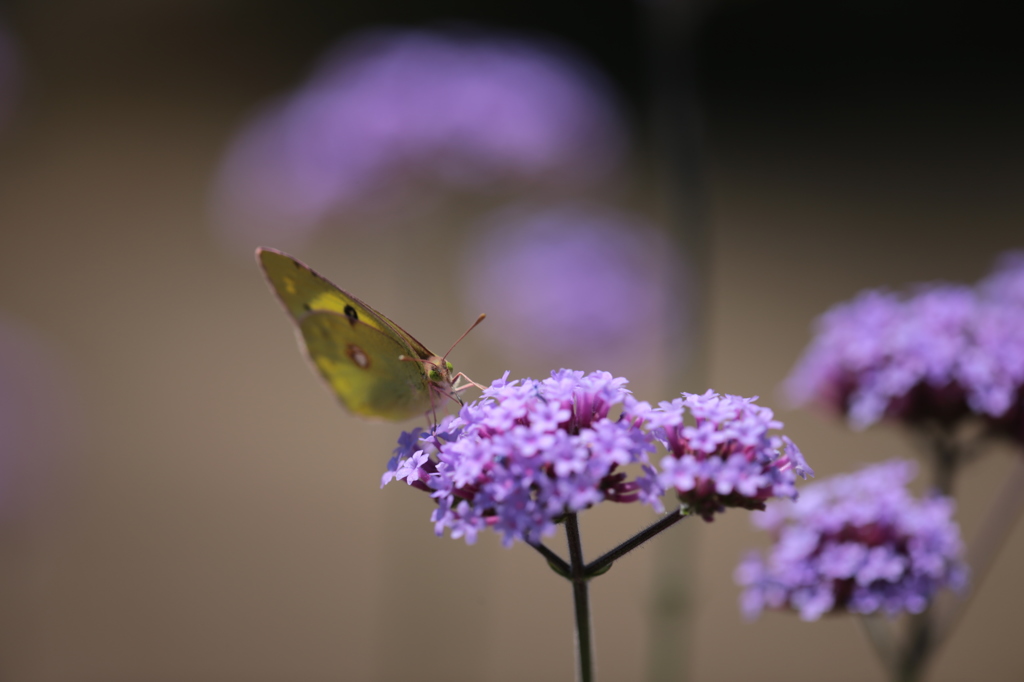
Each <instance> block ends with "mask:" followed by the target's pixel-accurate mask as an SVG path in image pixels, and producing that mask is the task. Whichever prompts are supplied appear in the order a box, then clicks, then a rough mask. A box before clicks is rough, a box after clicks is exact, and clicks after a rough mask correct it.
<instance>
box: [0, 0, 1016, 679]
mask: <svg viewBox="0 0 1024 682" xmlns="http://www.w3.org/2000/svg"><path fill="white" fill-rule="evenodd" d="M1018 28H1019V25H1017V24H1015V22H1014V21H1013V17H1012V16H1011V15H1010V14H1009V12H1008V11H1006V12H1004V11H1003V10H1000V9H998V8H996V7H990V6H988V5H986V4H976V3H968V2H966V1H953V0H948V1H944V2H931V3H920V2H901V1H899V0H894V1H889V2H870V1H869V2H864V1H861V2H846V1H840V2H829V3H821V2H799V1H794V0H775V1H772V0H719V1H711V0H708V1H707V2H702V3H699V4H698V3H696V2H690V3H687V2H676V3H673V2H669V1H668V0H661V1H659V0H647V1H646V2H640V1H635V2H626V1H618V2H609V3H597V4H594V3H591V4H588V5H587V6H586V8H585V9H584V8H583V6H582V5H581V4H579V3H567V2H544V3H541V2H534V1H533V0H516V1H515V2H512V1H505V0H492V1H491V2H489V3H486V4H481V3H470V2H463V1H461V0H437V1H435V2H431V3H422V2H421V3H414V2H402V1H400V0H381V1H380V2H376V3H372V4H371V3H356V2H349V1H348V0H334V1H333V2H327V1H321V0H293V1H292V2H281V1H280V0H245V1H243V0H205V1H199V0H150V1H148V2H144V3H143V2H134V1H132V0H90V1H89V2H73V1H71V0H49V1H47V2H42V1H39V0H20V1H18V0H6V1H5V2H2V3H0V229H2V236H3V248H0V680H12V681H26V682H27V681H37V680H38V681H44V680H45V681H51V680H52V681H61V682H63V681H67V682H77V681H90V680H108V681H112V680H126V681H127V680H133V681H134V680H195V681H197V682H199V681H207V680H208V681H211V682H214V681H217V682H219V681H228V680H248V681H259V680H267V681H271V680H283V679H287V680H293V681H304V680H309V681H319V680H338V679H343V680H402V679H410V678H414V679H419V680H435V679H436V680H446V681H454V680H473V681H476V680H487V681H495V682H496V681H499V680H521V679H531V680H567V679H571V677H572V675H573V672H572V670H573V664H574V663H573V661H574V659H573V654H572V649H571V646H572V622H571V609H570V603H571V599H570V594H569V591H568V590H567V589H566V585H565V584H564V583H563V582H562V581H561V580H559V579H557V578H556V576H554V575H553V574H552V573H551V572H550V570H549V569H548V568H547V567H546V566H545V565H544V564H543V563H542V562H541V561H540V560H539V558H538V557H537V555H536V554H535V553H534V552H533V551H532V550H530V549H529V548H526V547H522V546H520V547H515V548H513V549H511V550H506V549H503V548H502V547H501V546H500V543H499V542H498V540H497V538H494V537H482V538H481V540H480V541H479V542H478V544H477V545H475V546H472V547H468V546H466V545H465V544H464V543H462V542H461V541H454V542H453V541H451V540H449V539H447V538H445V539H439V538H436V537H435V536H434V535H433V531H432V524H431V523H430V522H429V521H428V517H429V513H430V509H431V504H430V501H429V500H428V499H427V498H426V497H425V496H423V495H421V494H418V493H415V492H414V491H412V490H408V489H405V488H402V487H400V486H389V487H388V488H387V489H385V490H378V483H379V478H380V475H381V473H382V472H383V470H384V467H385V464H386V462H387V459H388V458H389V456H390V452H391V449H392V448H393V447H394V442H395V440H396V438H397V435H398V432H399V429H400V427H397V426H394V425H390V424H373V423H368V422H364V421H361V420H359V419H356V418H354V417H351V416H349V415H347V414H345V413H344V411H343V410H342V409H341V408H340V407H339V405H338V404H337V403H336V401H335V400H334V399H333V397H332V396H331V395H330V394H329V393H328V392H327V391H326V390H325V389H324V388H322V387H321V386H319V385H318V382H317V380H316V379H315V377H314V376H313V375H312V373H311V372H310V371H309V369H308V368H307V367H306V365H305V361H304V360H303V359H302V357H301V355H300V354H299V353H298V352H297V350H296V343H295V339H294V336H293V333H292V331H291V329H290V328H289V322H288V320H287V319H286V317H285V315H284V314H283V311H282V310H281V309H280V306H279V305H278V303H277V302H276V301H275V300H274V299H273V297H272V296H271V294H270V292H269V290H268V288H267V286H266V285H265V283H264V282H263V280H262V277H261V274H260V272H259V271H258V269H257V267H256V265H255V264H254V261H253V256H252V254H253V251H254V249H255V247H256V246H259V245H265V246H273V247H277V248H280V249H283V250H286V251H288V252H290V253H292V254H294V255H295V256H297V257H298V258H300V259H301V260H303V261H305V262H307V263H309V264H310V265H312V266H313V267H314V268H316V269H317V270H318V271H320V272H321V273H322V274H324V275H325V276H327V277H328V278H329V279H331V280H332V281H334V282H336V283H337V284H338V285H339V286H341V287H343V288H345V289H346V290H348V291H351V292H353V293H354V294H356V295H357V296H359V297H361V298H363V299H365V300H366V301H368V302H369V303H370V304H371V305H373V306H374V307H376V308H378V309H380V310H381V311H383V312H385V313H386V314H387V315H388V316H389V317H391V318H392V319H394V320H395V321H397V322H398V323H399V324H401V325H402V326H403V327H405V328H406V329H408V330H409V331H411V333H413V334H414V335H415V336H416V337H417V338H419V339H420V340H421V341H423V342H424V343H425V344H426V345H427V346H428V347H430V348H433V349H434V350H435V351H439V352H444V350H445V349H447V347H448V346H449V345H450V344H451V342H452V341H454V340H455V339H456V338H457V337H458V335H459V334H460V333H461V332H462V331H463V330H464V329H465V327H466V326H468V324H469V323H470V322H471V321H472V320H473V319H474V318H475V316H476V314H477V313H479V312H487V313H488V315H489V317H488V320H487V322H485V323H484V324H483V325H482V326H481V327H480V328H479V329H478V330H476V331H474V332H473V333H472V334H471V335H470V336H469V337H468V338H467V339H466V340H465V341H464V342H463V343H462V344H461V345H460V346H459V347H458V349H456V351H455V352H454V353H453V355H452V360H453V361H454V363H455V365H456V367H457V368H458V369H460V370H463V371H465V372H467V373H468V374H469V375H470V376H471V377H473V378H474V379H476V380H477V381H481V382H484V383H488V382H489V381H490V380H491V379H493V378H495V377H497V376H500V374H501V372H502V371H504V370H506V369H508V370H510V371H511V372H512V375H513V376H527V375H532V376H538V377H539V376H544V375H546V374H547V372H548V371H550V370H551V369H554V368H556V367H559V366H571V367H573V368H576V369H584V370H593V369H607V370H609V371H612V372H615V373H617V374H622V375H624V376H627V377H629V378H630V379H631V381H632V387H633V389H634V391H635V392H636V393H637V395H638V396H639V397H641V398H643V399H647V400H651V401H656V400H660V399H666V398H669V397H671V396H673V395H675V394H677V393H678V392H679V391H680V390H687V391H703V390H705V389H706V388H708V387H713V388H715V389H716V390H718V391H722V392H730V393H738V394H741V395H760V396H762V398H761V403H762V404H765V405H768V406H771V407H773V408H776V410H777V413H778V414H779V416H780V418H781V419H782V420H783V421H784V422H785V423H786V433H787V434H788V435H790V436H791V437H792V438H793V439H794V440H795V441H796V442H797V443H798V444H799V445H800V446H801V448H802V449H803V450H804V452H805V454H806V455H807V458H808V460H809V461H810V463H811V464H812V466H814V468H815V469H816V470H817V472H818V475H819V477H821V476H827V475H830V474H834V473H838V472H843V471H849V470H852V469H855V468H857V467H859V466H860V465H862V464H864V463H867V462H872V461H878V460H881V459H886V458H889V457H893V456H910V455H912V453H913V450H912V447H911V444H910V443H909V441H908V440H907V439H906V438H904V436H903V434H901V433H900V432H898V431H896V430H895V429H893V428H891V427H877V428H873V429H871V430H869V431H867V432H863V433H854V432H851V431H849V430H848V429H847V428H846V427H845V426H844V425H843V424H842V423H840V422H839V421H838V420H835V419H832V418H830V417H829V416H827V415H822V414H815V413H808V412H803V411H793V410H789V409H787V408H786V406H785V403H784V401H783V399H782V398H781V397H780V393H779V391H778V386H779V384H780V382H781V381H782V380H783V378H784V377H785V376H786V374H787V372H788V371H789V369H790V367H791V366H792V364H793V362H794V361H795V359H796V358H797V357H798V355H799V353H800V352H801V350H802V349H803V347H804V346H805V344H806V343H807V342H808V340H809V338H810V336H809V334H810V324H811V322H812V320H813V319H814V318H815V317H816V316H817V315H818V314H820V313H821V312H823V311H824V310H825V309H826V308H827V307H828V306H830V305H831V304H833V303H835V302H837V301H840V300H844V299H847V298H849V297H850V296H852V295H853V294H855V293H856V292H857V291H858V290H860V289H861V288H864V287H869V286H880V285H890V286H895V287H899V286H902V285H904V284H906V283H909V282H914V281H922V280H925V281H926V280H934V279H950V280H958V281H966V282H970V281H974V280H976V279H977V278H979V277H980V276H981V275H983V274H984V273H985V271H986V270H987V269H988V267H989V266H990V264H991V263H992V261H993V260H994V258H995V257H996V255H997V254H998V253H1000V252H1002V251H1004V250H1007V249H1010V248H1021V247H1024V221H1022V219H1024V193H1022V192H1021V187H1022V183H1024V127H1022V126H1021V124H1020V121H1021V120H1024V119H1022V115H1024V90H1022V87H1021V84H1022V82H1024V81H1022V67H1024V48H1022V46H1021V43H1020V41H1019V39H1018V36H1019V30H1018ZM524 273H528V276H525V277H524V276H523V274H524ZM609 312H610V313H611V314H609ZM409 426H411V425H407V428H408V427H409ZM1014 456H1019V454H1015V453H1013V452H1010V451H1008V450H1007V451H1005V452H997V453H993V454H992V455H990V456H988V457H986V458H984V459H982V460H980V461H978V462H977V463H976V464H974V465H973V466H971V467H970V468H969V469H968V470H967V471H966V472H965V474H964V479H963V483H962V485H961V487H960V490H959V500H960V502H959V508H958V518H959V520H960V522H961V524H962V527H963V529H964V531H965V534H966V535H967V537H968V538H969V537H970V536H971V533H972V530H973V529H974V528H975V527H976V526H977V523H978V522H979V521H980V519H981V517H982V514H983V512H984V510H985V509H986V506H987V504H988V502H990V500H991V497H992V494H993V491H994V490H995V488H996V486H997V484H998V482H999V481H1000V480H1001V479H1002V478H1003V477H1004V476H1005V475H1006V472H1007V471H1009V468H1010V464H1011V459H1012V457H1014ZM652 517H653V515H652V514H651V512H650V511H649V510H647V509H640V508H627V507H616V508H614V509H604V508H599V509H595V510H594V511H593V512H588V513H587V514H585V515H583V517H582V519H581V522H582V526H583V533H584V542H585V548H586V549H587V552H588V554H590V553H593V555H595V556H596V554H597V553H599V552H601V551H603V550H605V549H607V548H609V547H611V546H612V545H614V544H615V543H616V542H617V541H619V540H621V539H623V538H624V537H625V536H627V535H629V534H630V533H632V532H634V531H635V530H637V529H639V528H640V527H642V526H644V525H646V524H647V523H649V522H650V521H651V520H652ZM673 530H676V529H673ZM683 537H685V538H686V539H687V542H690V543H691V544H690V545H687V546H692V551H686V546H683V545H679V546H680V547H682V549H683V551H679V552H676V553H675V554H674V555H673V554H672V553H669V555H670V556H678V557H681V558H680V565H679V575H680V580H681V581H682V580H687V581H692V585H691V588H690V592H689V593H690V595H691V597H690V598H691V600H692V601H691V602H690V603H691V605H692V611H691V613H692V621H691V622H692V627H691V629H690V632H691V634H692V640H688V641H689V642H690V643H689V644H687V643H686V642H684V641H679V643H678V646H679V647H680V650H688V651H690V652H691V653H690V654H689V655H688V659H689V670H688V674H689V677H690V679H693V680H716V681H719V680H742V679H751V678H752V677H754V676H756V677H757V678H758V679H762V680H776V679H778V680H782V679H785V680H787V681H789V682H794V681H796V680H821V679H828V680H863V679H870V678H880V677H881V668H880V666H879V665H878V664H877V663H876V662H875V661H874V659H873V658H872V656H871V653H870V650H869V647H868V644H867V642H866V640H865V638H864V637H863V635H862V633H861V632H860V629H859V626H858V624H857V623H856V621H855V620H853V619H851V618H844V617H835V618H826V619H825V620H824V621H822V622H819V623H816V624H805V623H801V622H799V620H798V619H797V618H796V617H795V616H793V615H790V614H767V615H765V616H763V617H762V618H761V620H759V621H757V622H755V623H747V622H744V621H743V620H742V618H741V617H740V614H739V610H738V608H737V598H738V593H739V591H738V589H737V588H736V587H735V586H734V584H733V581H732V571H733V568H734V567H735V565H736V563H737V562H738V560H739V559H740V557H741V556H742V555H743V553H744V551H745V550H746V549H747V548H748V547H751V546H756V545H759V544H762V543H763V540H764V538H762V537H759V536H758V534H756V533H755V532H754V531H753V530H752V528H751V525H750V523H749V518H748V516H747V515H746V514H745V513H741V512H739V511H732V512H729V513H728V514H726V515H724V516H723V517H722V518H720V519H719V520H717V521H715V522H714V523H713V524H710V525H704V524H700V523H698V522H692V527H691V528H688V529H686V530H685V531H680V533H679V534H677V535H676V536H674V535H673V534H672V533H667V534H666V535H664V536H661V537H659V538H658V539H657V540H655V541H654V544H657V543H662V544H663V545H665V546H669V545H672V544H673V543H677V544H678V543H679V542H681V540H680V538H683ZM551 544H552V546H553V547H555V548H556V549H559V550H561V545H560V544H559V543H558V539H557V538H553V539H552V542H551ZM657 556H659V554H658V550H654V549H646V550H644V551H640V552H637V553H635V554H634V555H631V556H629V557H627V558H626V559H624V560H622V561H620V562H619V563H618V564H617V565H616V566H615V567H614V568H613V570H612V571H611V572H610V573H608V575H607V576H605V577H603V578H602V579H601V580H599V581H596V582H595V583H594V586H593V588H592V595H593V601H594V605H593V610H594V614H595V627H596V638H597V647H598V648H597V652H598V653H597V656H598V658H597V662H598V670H599V673H600V675H601V679H604V680H635V679H643V678H644V676H645V675H646V674H647V672H646V671H647V669H648V661H649V649H650V643H651V642H652V641H653V640H654V639H655V637H654V634H655V633H652V631H651V630H652V626H651V623H652V621H651V617H650V614H651V612H652V609H651V606H652V600H653V599H654V597H653V594H654V592H653V591H652V585H653V584H654V583H655V582H656V581H657V578H656V575H662V576H663V575H664V570H665V569H664V566H663V567H662V568H660V569H656V568H655V558H656V557H657ZM662 561H663V563H664V557H663V558H662ZM659 571H661V573H659ZM1022 571H1024V527H1021V526H1020V525H1018V527H1017V528H1016V530H1015V532H1014V534H1013V535H1012V537H1011V538H1010V541H1009V543H1008V545H1007V546H1006V547H1005V549H1004V551H1003V553H1002V555H1001V557H1000V559H999V561H998V563H997V564H996V567H995V569H994V570H993V571H992V573H991V574H990V575H989V577H988V579H987V581H986V582H985V584H984V585H982V586H981V588H980V591H979V593H978V594H977V597H976V599H975V601H974V603H973V604H972V606H971V609H970V611H969V612H968V614H967V616H966V619H965V620H964V622H963V623H962V624H961V627H960V629H959V630H958V632H957V633H956V635H955V636H954V637H953V639H952V640H951V641H950V643H949V645H948V646H947V647H946V649H945V650H944V651H943V653H942V654H941V655H940V656H939V658H938V660H937V661H936V665H935V666H934V668H933V670H932V677H931V679H934V680H950V681H952V680H961V679H968V678H971V679H974V678H977V677H979V676H983V677H984V678H985V679H987V680H993V681H997V680H1019V679H1022V678H1024V650H1022V649H1021V647H1020V646H1019V642H1018V641H1017V640H1018V637H1017V633H1018V632H1019V631H1020V628H1021V627H1022V626H1024V615H1022V614H1024V610H1022V608H1021V607H1022V606H1024V589H1022V588H1021V586H1020V581H1019V576H1020V574H1021V572H1022ZM680 679H682V675H680Z"/></svg>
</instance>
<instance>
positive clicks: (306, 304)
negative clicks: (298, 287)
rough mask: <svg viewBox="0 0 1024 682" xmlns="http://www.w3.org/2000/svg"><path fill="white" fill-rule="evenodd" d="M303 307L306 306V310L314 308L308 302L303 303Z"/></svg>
mask: <svg viewBox="0 0 1024 682" xmlns="http://www.w3.org/2000/svg"><path fill="white" fill-rule="evenodd" d="M302 307H303V308H305V309H306V310H312V308H310V307H309V304H308V303H303V304H302Z"/></svg>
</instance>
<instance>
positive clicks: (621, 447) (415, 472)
mask: <svg viewBox="0 0 1024 682" xmlns="http://www.w3.org/2000/svg"><path fill="white" fill-rule="evenodd" d="M625 384H626V380H625V379H622V378H615V377H613V376H612V375H611V374H609V373H607V372H593V373H591V374H587V375H584V373H583V372H578V371H572V370H566V369H563V370H560V371H558V372H552V374H551V377H550V378H548V379H545V380H543V381H537V380H533V379H524V380H517V381H509V380H508V374H507V373H506V375H505V376H504V377H503V378H502V379H499V380H497V381H495V382H493V383H492V384H491V386H490V387H489V388H487V389H485V390H484V392H483V396H482V397H481V398H480V399H479V400H477V401H475V402H473V403H469V404H467V405H464V406H463V408H462V410H461V411H460V413H459V415H458V416H457V417H454V418H453V417H448V418H446V419H445V420H444V421H442V422H441V424H440V425H438V427H437V428H436V429H435V430H434V431H433V432H432V433H426V432H424V431H422V430H421V429H416V430H415V431H413V432H411V433H404V434H402V437H401V438H400V440H399V445H398V448H397V449H396V450H395V456H394V457H393V458H392V460H391V462H390V463H389V464H388V471H387V472H386V473H385V474H384V477H383V479H382V482H381V485H385V484H387V483H389V482H390V481H393V480H404V481H406V483H408V484H409V485H411V486H414V487H416V488H419V489H421V490H424V491H428V492H429V493H430V494H431V496H432V497H433V498H434V499H435V500H436V502H437V504H438V507H437V509H436V510H435V511H434V513H433V516H432V520H433V521H434V524H435V530H436V532H437V533H438V534H439V535H440V534H442V533H443V532H444V530H445V529H446V528H447V529H449V530H450V531H451V535H452V537H456V538H458V537H465V538H466V541H467V542H470V543H472V542H474V541H475V540H476V537H477V535H478V534H479V532H480V531H481V530H484V529H486V528H491V529H493V530H495V531H497V532H499V533H501V534H502V536H503V538H504V542H505V544H506V545H509V544H512V543H513V542H514V541H516V540H526V541H530V542H539V541H540V540H541V537H542V536H544V535H549V534H550V533H552V532H554V529H555V525H556V523H557V522H558V521H559V520H560V518H561V517H562V516H564V515H565V514H567V513H574V512H579V511H582V510H584V509H587V508H589V507H592V506H594V505H595V504H598V503H600V502H603V501H613V502H643V503H645V504H649V505H650V506H652V507H653V508H655V509H656V510H657V511H662V509H663V507H662V504H661V501H660V497H661V495H663V494H664V493H665V491H666V490H672V489H674V490H676V491H677V492H678V494H679V497H680V499H681V500H682V502H683V504H684V507H686V508H687V510H688V511H691V512H694V513H699V514H701V515H702V516H703V517H704V518H705V519H707V520H711V518H712V515H713V513H714V512H716V511H722V510H723V509H724V508H725V507H727V506H736V507H744V508H748V509H749V508H761V507H762V505H763V502H764V500H765V499H766V498H768V497H770V496H772V495H784V496H788V497H795V496H796V491H795V489H794V487H793V483H794V479H795V475H796V473H800V474H801V475H805V474H806V473H808V472H809V471H810V470H809V468H808V467H807V466H806V464H804V462H803V459H802V457H800V455H799V451H798V450H796V448H795V446H793V445H792V443H790V442H789V441H788V440H787V439H784V438H780V437H768V436H766V435H765V431H766V430H768V429H771V428H777V427H779V426H781V424H779V423H778V422H775V421H773V420H772V419H771V412H770V411H769V410H766V409H765V408H760V407H758V406H756V405H752V404H751V400H748V399H743V398H737V397H735V396H718V395H716V394H714V393H712V392H708V393H707V394H705V395H703V396H695V395H690V394H684V397H683V399H682V400H677V401H675V402H672V403H663V404H662V405H661V407H659V408H653V409H652V408H651V406H650V405H649V404H648V403H644V402H639V401H637V400H636V399H635V398H633V396H632V395H631V393H630V392H629V391H628V390H626V388H625ZM684 406H685V409H688V410H690V412H691V414H693V415H694V416H695V418H696V420H697V424H696V425H695V426H683V425H682V412H683V409H684ZM613 412H615V413H616V414H615V415H614V416H613ZM659 442H660V443H662V444H663V445H665V446H666V447H667V448H669V450H670V454H669V456H667V457H666V458H665V459H664V460H663V463H662V466H663V467H666V468H665V470H664V471H662V472H660V473H659V472H658V471H657V470H656V469H655V468H654V467H653V466H651V464H650V461H649V455H650V454H651V453H653V452H654V451H655V450H656V446H657V443H659ZM780 448H781V449H782V450H784V451H785V452H784V453H780V451H779V450H780ZM626 467H632V469H631V470H632V471H633V472H634V473H633V474H632V475H630V473H628V472H627V471H625V470H624V468H626Z"/></svg>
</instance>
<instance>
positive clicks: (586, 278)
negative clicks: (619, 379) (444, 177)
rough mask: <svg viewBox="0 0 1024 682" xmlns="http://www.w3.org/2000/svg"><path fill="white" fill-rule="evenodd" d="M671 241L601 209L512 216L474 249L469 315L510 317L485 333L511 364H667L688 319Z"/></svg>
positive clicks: (560, 208) (475, 241) (551, 208)
mask: <svg viewBox="0 0 1024 682" xmlns="http://www.w3.org/2000/svg"><path fill="white" fill-rule="evenodd" d="M667 241H668V240H667V239H666V238H665V237H664V235H663V234H661V233H659V232H658V231H657V230H655V229H654V228H653V227H652V226H651V225H649V224H647V223H646V222H645V221H643V220H642V219H640V218H638V217H637V216H633V215H629V214H624V213H621V212H615V211H609V210H608V209H604V208H599V207H597V206H593V205H587V204H582V203H562V204H550V205H546V206H525V205H518V206H513V207H511V208H506V209H503V210H501V211H499V212H497V213H496V214H494V215H492V216H491V217H490V218H489V219H488V220H486V221H485V222H484V223H483V225H482V229H481V230H480V231H479V232H478V233H477V234H475V235H474V236H473V238H472V239H471V240H470V241H469V244H468V248H467V249H466V253H465V266H464V270H465V272H466V273H467V281H471V282H472V283H473V285H472V286H467V287H464V288H463V289H464V291H465V298H466V302H467V306H468V307H469V308H470V309H471V310H474V311H475V310H498V311H501V314H500V315H494V316H493V319H491V320H489V321H488V326H487V328H485V329H482V330H481V332H482V333H484V334H489V335H490V337H491V339H492V341H493V342H494V344H495V346H496V347H498V348H500V349H501V350H502V351H504V352H505V354H506V355H508V356H511V357H515V358H517V359H522V358H524V356H525V357H538V358H542V359H543V360H544V361H546V362H562V361H568V360H570V359H571V360H574V361H578V362H583V363H587V364H592V365H596V366H603V367H609V365H611V364H616V369H619V368H620V367H621V363H626V362H630V363H631V366H630V367H629V369H630V370H633V369H636V368H637V367H638V365H640V364H642V363H644V362H648V361H650V360H649V359H653V358H657V357H658V356H659V354H660V352H661V351H662V350H663V348H664V345H665V344H664V339H665V337H666V335H667V334H668V333H669V332H670V331H672V328H673V326H674V325H675V324H676V320H678V319H679V318H680V317H681V314H680V312H679V310H678V305H677V304H675V303H674V302H673V301H671V300H670V299H671V296H670V293H671V292H672V290H673V286H672V282H671V279H672V278H671V277H670V274H669V273H670V272H671V271H672V268H673V263H674V262H677V261H673V259H672V257H671V250H670V246H669V244H668V243H667ZM596 292H600V295H598V294H597V293H596Z"/></svg>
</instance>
